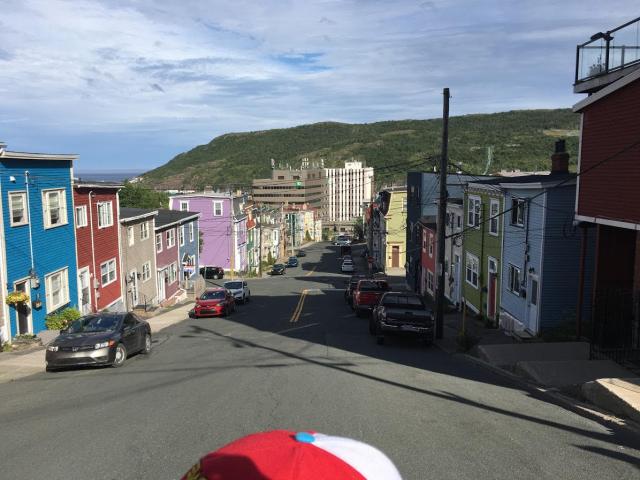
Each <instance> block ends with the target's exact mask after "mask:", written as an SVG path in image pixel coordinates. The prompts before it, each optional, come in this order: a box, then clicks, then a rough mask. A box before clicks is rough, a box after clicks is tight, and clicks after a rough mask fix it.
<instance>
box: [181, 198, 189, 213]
mask: <svg viewBox="0 0 640 480" xmlns="http://www.w3.org/2000/svg"><path fill="white" fill-rule="evenodd" d="M180 211H181V212H188V211H189V202H187V201H185V200H181V201H180Z"/></svg>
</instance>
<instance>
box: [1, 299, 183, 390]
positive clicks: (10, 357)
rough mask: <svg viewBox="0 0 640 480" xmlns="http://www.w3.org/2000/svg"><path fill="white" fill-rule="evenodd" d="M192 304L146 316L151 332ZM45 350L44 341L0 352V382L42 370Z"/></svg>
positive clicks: (171, 321) (177, 320)
mask: <svg viewBox="0 0 640 480" xmlns="http://www.w3.org/2000/svg"><path fill="white" fill-rule="evenodd" d="M193 305H194V304H193V302H188V303H185V304H181V305H178V306H175V307H171V308H169V309H167V310H165V311H163V312H162V313H160V314H159V315H157V316H155V317H150V318H147V319H146V320H147V322H149V325H151V332H152V333H153V334H157V333H158V332H160V331H162V330H164V329H165V328H167V327H170V326H171V325H175V324H176V323H180V322H182V321H183V320H186V319H187V318H188V317H189V310H191V309H192V308H193ZM48 333H50V332H48ZM47 337H52V335H47ZM43 343H44V342H43ZM45 352H46V343H44V346H43V347H41V348H38V349H37V350H28V351H23V352H6V353H0V383H5V382H10V381H12V380H17V379H19V378H23V377H28V376H29V375H33V374H35V373H39V372H43V371H44V362H45Z"/></svg>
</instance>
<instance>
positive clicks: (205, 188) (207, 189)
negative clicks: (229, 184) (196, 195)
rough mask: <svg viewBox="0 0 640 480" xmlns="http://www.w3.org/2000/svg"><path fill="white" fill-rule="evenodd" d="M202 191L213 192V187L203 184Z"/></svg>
mask: <svg viewBox="0 0 640 480" xmlns="http://www.w3.org/2000/svg"><path fill="white" fill-rule="evenodd" d="M204 193H213V187H212V186H211V185H205V186H204Z"/></svg>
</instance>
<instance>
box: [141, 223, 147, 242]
mask: <svg viewBox="0 0 640 480" xmlns="http://www.w3.org/2000/svg"><path fill="white" fill-rule="evenodd" d="M147 238H149V222H142V223H141V224H140V240H146V239H147Z"/></svg>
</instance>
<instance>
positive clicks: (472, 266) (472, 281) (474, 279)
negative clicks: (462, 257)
mask: <svg viewBox="0 0 640 480" xmlns="http://www.w3.org/2000/svg"><path fill="white" fill-rule="evenodd" d="M479 264H480V263H479V261H478V257H476V256H475V255H471V254H470V253H467V264H466V268H465V270H466V280H467V283H468V284H469V285H471V286H473V287H475V288H478V265H479Z"/></svg>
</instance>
